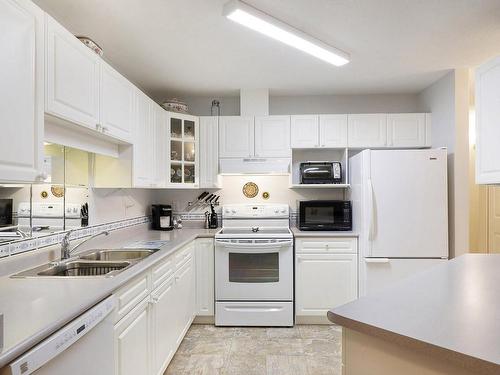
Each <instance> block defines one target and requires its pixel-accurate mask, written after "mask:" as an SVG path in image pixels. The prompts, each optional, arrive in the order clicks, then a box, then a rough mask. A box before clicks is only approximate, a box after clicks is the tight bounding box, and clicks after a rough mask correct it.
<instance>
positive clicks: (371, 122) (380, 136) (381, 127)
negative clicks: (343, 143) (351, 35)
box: [347, 113, 387, 148]
mask: <svg viewBox="0 0 500 375" xmlns="http://www.w3.org/2000/svg"><path fill="white" fill-rule="evenodd" d="M347 133H348V134H347V139H348V146H349V147H354V148H376V147H385V146H386V145H387V115H386V114H383V113H376V114H360V115H347Z"/></svg>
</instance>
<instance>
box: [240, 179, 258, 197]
mask: <svg viewBox="0 0 500 375" xmlns="http://www.w3.org/2000/svg"><path fill="white" fill-rule="evenodd" d="M243 194H244V195H245V197H247V198H255V197H256V196H257V194H259V187H258V186H257V184H256V183H254V182H247V183H246V184H245V185H243Z"/></svg>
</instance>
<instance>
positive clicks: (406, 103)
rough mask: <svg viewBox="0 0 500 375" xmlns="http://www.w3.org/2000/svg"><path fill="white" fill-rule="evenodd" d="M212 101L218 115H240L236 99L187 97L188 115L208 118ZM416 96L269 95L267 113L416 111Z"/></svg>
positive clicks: (238, 100) (238, 101)
mask: <svg viewBox="0 0 500 375" xmlns="http://www.w3.org/2000/svg"><path fill="white" fill-rule="evenodd" d="M213 99H217V100H219V101H220V102H221V115H223V116H231V115H235V116H238V115H239V114H240V98H239V97H225V98H217V97H186V98H184V99H183V100H185V102H186V103H187V104H188V105H189V110H190V113H192V114H194V115H198V116H209V115H211V113H210V108H211V103H212V100H213ZM417 108H418V96H417V95H416V94H373V95H322V96H271V97H270V98H269V114H271V115H288V114H309V113H378V112H392V113H397V112H416V111H417Z"/></svg>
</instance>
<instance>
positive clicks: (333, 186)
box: [288, 184, 351, 189]
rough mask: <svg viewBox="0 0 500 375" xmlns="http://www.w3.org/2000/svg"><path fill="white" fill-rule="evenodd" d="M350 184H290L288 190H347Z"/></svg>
mask: <svg viewBox="0 0 500 375" xmlns="http://www.w3.org/2000/svg"><path fill="white" fill-rule="evenodd" d="M350 187H351V185H350V184H291V185H290V186H288V188H289V189H348V188H350Z"/></svg>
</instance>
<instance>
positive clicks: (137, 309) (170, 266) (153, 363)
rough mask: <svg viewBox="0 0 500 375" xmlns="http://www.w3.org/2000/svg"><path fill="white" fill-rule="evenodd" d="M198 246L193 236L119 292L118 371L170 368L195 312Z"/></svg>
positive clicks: (151, 373) (154, 373)
mask: <svg viewBox="0 0 500 375" xmlns="http://www.w3.org/2000/svg"><path fill="white" fill-rule="evenodd" d="M194 248H195V242H194V241H193V242H191V243H190V244H188V245H186V246H184V247H183V248H181V249H180V250H178V251H177V252H176V253H174V254H172V255H171V256H170V257H168V258H167V259H165V260H163V261H162V262H161V263H159V264H157V265H155V266H154V267H152V268H151V269H149V270H147V271H145V272H144V273H143V274H142V275H140V276H138V277H137V278H135V279H134V280H132V281H131V282H129V283H128V284H127V285H125V286H124V287H121V288H120V289H119V290H118V291H116V292H115V293H114V294H115V295H116V297H117V300H118V308H117V311H116V313H115V327H114V336H115V337H114V347H115V348H114V352H115V368H116V374H115V375H129V374H130V375H132V374H133V375H137V374H143V375H161V374H163V372H164V371H165V369H166V368H167V366H168V364H169V363H170V360H171V359H172V357H173V355H174V353H175V352H176V350H177V348H178V347H179V344H180V343H181V341H182V339H183V338H184V336H185V334H186V332H187V330H188V329H189V327H190V326H191V323H192V322H193V319H194V315H195V260H194V257H195V253H194ZM151 289H153V290H152V292H150V291H151ZM137 301H140V302H137ZM134 303H135V306H133V305H134Z"/></svg>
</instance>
